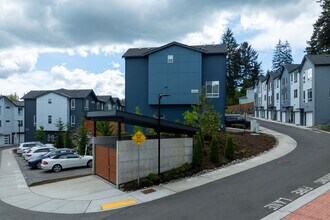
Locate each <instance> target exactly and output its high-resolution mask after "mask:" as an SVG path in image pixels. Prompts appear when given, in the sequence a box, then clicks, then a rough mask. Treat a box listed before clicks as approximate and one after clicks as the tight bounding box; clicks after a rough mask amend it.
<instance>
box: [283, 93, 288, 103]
mask: <svg viewBox="0 0 330 220" xmlns="http://www.w3.org/2000/svg"><path fill="white" fill-rule="evenodd" d="M287 100H288V99H287V94H286V92H283V93H282V103H284V102H286V101H287Z"/></svg>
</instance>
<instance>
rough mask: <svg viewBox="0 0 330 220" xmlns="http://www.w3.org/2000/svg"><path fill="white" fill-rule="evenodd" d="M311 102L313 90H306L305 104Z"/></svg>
mask: <svg viewBox="0 0 330 220" xmlns="http://www.w3.org/2000/svg"><path fill="white" fill-rule="evenodd" d="M311 101H313V90H312V89H308V90H307V102H311Z"/></svg>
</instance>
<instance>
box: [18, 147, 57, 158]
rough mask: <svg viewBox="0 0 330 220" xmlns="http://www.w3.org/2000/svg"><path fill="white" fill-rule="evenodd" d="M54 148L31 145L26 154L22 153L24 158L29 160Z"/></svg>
mask: <svg viewBox="0 0 330 220" xmlns="http://www.w3.org/2000/svg"><path fill="white" fill-rule="evenodd" d="M55 150H56V148H55V147H53V146H50V147H33V148H31V149H30V150H29V151H28V152H27V153H26V154H24V159H25V160H29V159H31V158H32V157H35V156H41V155H44V154H47V153H48V152H51V151H55Z"/></svg>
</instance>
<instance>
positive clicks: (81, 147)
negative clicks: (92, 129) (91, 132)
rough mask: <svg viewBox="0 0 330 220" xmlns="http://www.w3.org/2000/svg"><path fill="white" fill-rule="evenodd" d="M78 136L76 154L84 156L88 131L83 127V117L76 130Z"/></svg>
mask: <svg viewBox="0 0 330 220" xmlns="http://www.w3.org/2000/svg"><path fill="white" fill-rule="evenodd" d="M78 134H79V139H78V153H79V154H81V155H84V154H85V148H86V146H87V143H88V130H87V128H86V126H85V118H84V117H83V118H82V119H81V124H80V126H79V128H78Z"/></svg>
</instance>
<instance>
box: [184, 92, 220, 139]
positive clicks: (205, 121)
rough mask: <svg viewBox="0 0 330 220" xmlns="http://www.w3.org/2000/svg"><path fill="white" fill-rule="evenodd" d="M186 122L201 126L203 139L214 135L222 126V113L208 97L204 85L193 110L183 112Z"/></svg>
mask: <svg viewBox="0 0 330 220" xmlns="http://www.w3.org/2000/svg"><path fill="white" fill-rule="evenodd" d="M183 118H184V120H185V124H187V125H190V126H195V127H199V128H200V132H201V136H202V139H203V140H204V138H205V137H212V136H213V135H214V134H215V133H216V132H217V131H218V130H219V128H220V113H219V112H217V111H216V110H215V109H214V106H213V105H211V104H210V103H209V101H208V100H207V99H206V89H205V87H202V89H201V94H200V96H199V101H198V103H197V104H195V105H193V106H192V111H186V112H184V113H183Z"/></svg>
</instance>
